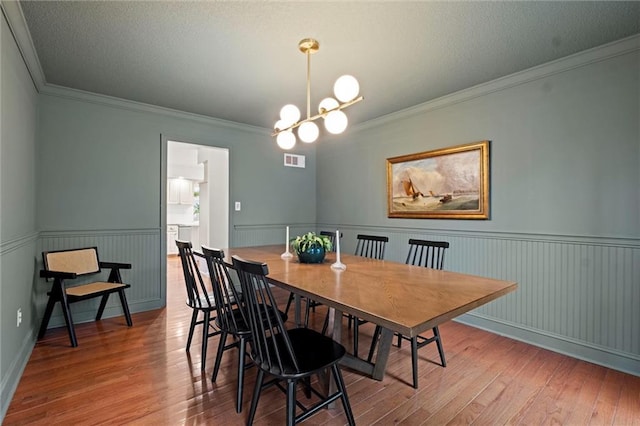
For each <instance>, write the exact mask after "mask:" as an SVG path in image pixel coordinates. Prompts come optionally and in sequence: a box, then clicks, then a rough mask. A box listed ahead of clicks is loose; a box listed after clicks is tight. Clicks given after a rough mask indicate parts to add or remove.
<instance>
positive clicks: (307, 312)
mask: <svg viewBox="0 0 640 426" xmlns="http://www.w3.org/2000/svg"><path fill="white" fill-rule="evenodd" d="M311 303H312V302H311V300H310V299H307V308H306V309H305V311H304V327H305V328H309V316H310V315H311ZM314 311H315V308H314Z"/></svg>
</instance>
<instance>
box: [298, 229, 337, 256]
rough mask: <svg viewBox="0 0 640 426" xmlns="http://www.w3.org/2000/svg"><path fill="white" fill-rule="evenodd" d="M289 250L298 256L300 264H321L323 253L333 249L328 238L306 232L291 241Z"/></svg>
mask: <svg viewBox="0 0 640 426" xmlns="http://www.w3.org/2000/svg"><path fill="white" fill-rule="evenodd" d="M291 248H293V251H294V252H296V254H297V255H298V259H299V260H300V263H322V262H324V256H325V253H326V252H328V251H331V249H332V248H333V247H332V244H331V240H330V239H329V237H326V236H324V235H316V233H315V232H307V233H306V234H303V235H299V236H297V237H296V238H295V239H293V240H291Z"/></svg>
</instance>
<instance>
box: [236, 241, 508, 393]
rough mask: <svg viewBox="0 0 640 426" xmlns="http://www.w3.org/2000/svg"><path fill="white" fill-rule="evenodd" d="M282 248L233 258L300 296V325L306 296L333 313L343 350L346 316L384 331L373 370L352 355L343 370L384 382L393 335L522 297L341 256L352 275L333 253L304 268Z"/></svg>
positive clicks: (457, 277) (456, 276) (495, 283)
mask: <svg viewBox="0 0 640 426" xmlns="http://www.w3.org/2000/svg"><path fill="white" fill-rule="evenodd" d="M283 251H284V247H283V246H282V245H278V246H260V247H241V248H229V249H226V250H225V255H226V258H225V259H226V262H227V263H228V264H231V257H232V256H239V257H241V258H243V259H245V260H252V261H257V262H263V263H266V264H267V266H268V268H269V274H268V275H267V278H268V279H269V281H270V282H271V283H273V284H274V285H276V286H278V287H281V288H283V289H285V290H287V291H290V292H292V293H294V294H295V295H296V324H300V296H303V297H307V298H309V299H312V300H315V301H317V302H320V303H322V304H324V305H326V306H328V307H329V308H330V312H331V314H330V323H329V324H330V326H329V330H330V332H331V333H332V337H333V339H334V340H336V341H338V342H340V340H341V330H342V325H341V322H342V314H343V312H344V313H348V314H351V315H353V316H355V317H358V318H361V319H363V320H366V321H369V322H371V323H374V324H376V325H379V326H381V327H382V331H381V335H380V340H379V343H378V348H377V352H376V356H375V357H374V359H372V362H369V361H367V360H364V359H361V358H356V357H354V356H352V355H351V354H347V355H346V356H345V357H344V358H343V360H342V361H341V364H342V365H344V366H346V367H348V368H351V369H354V370H357V371H360V372H362V373H364V374H367V375H369V376H371V377H372V378H373V379H376V380H382V379H383V377H384V372H385V369H386V365H387V360H388V357H389V352H390V350H391V344H392V340H393V335H394V332H398V333H401V334H403V335H405V336H407V337H414V336H417V335H418V334H420V333H423V332H425V331H427V330H430V329H432V328H433V327H435V326H437V325H440V324H442V323H444V322H446V321H448V320H451V319H453V318H455V317H457V316H459V315H461V314H463V313H465V312H468V311H470V310H472V309H474V308H476V307H478V306H481V305H484V304H485V303H488V302H490V301H492V300H495V299H497V298H498V297H501V296H503V295H505V294H507V293H509V292H512V291H514V290H516V288H517V283H515V282H513V281H503V280H498V279H493V278H484V277H479V276H475V275H468V274H461V273H457V272H450V271H442V270H437V269H430V268H425V267H421V266H411V265H406V264H404V263H399V262H393V261H388V260H375V259H370V258H366V257H361V256H355V255H348V254H344V253H342V254H341V261H342V263H344V264H345V265H346V270H343V271H337V270H334V269H332V268H331V264H332V263H334V262H335V260H336V255H335V253H327V255H326V257H325V261H324V263H320V264H306V263H300V262H299V261H298V258H297V256H295V255H294V256H293V257H290V258H282V257H281V254H282V252H283Z"/></svg>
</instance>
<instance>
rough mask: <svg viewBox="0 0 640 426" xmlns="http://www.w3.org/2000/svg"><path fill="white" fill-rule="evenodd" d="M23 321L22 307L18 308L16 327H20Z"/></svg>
mask: <svg viewBox="0 0 640 426" xmlns="http://www.w3.org/2000/svg"><path fill="white" fill-rule="evenodd" d="M21 322H22V308H18V313H17V319H16V327H20V323H21Z"/></svg>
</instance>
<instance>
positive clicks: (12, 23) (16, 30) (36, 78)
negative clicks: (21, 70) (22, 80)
mask: <svg viewBox="0 0 640 426" xmlns="http://www.w3.org/2000/svg"><path fill="white" fill-rule="evenodd" d="M0 8H2V14H3V15H4V18H5V21H6V22H7V25H8V26H9V31H11V34H13V38H14V40H15V41H16V46H17V47H18V51H19V52H20V55H21V56H22V60H23V61H24V63H25V65H26V66H27V70H28V72H29V75H30V76H31V80H32V81H33V84H34V85H35V87H36V90H37V91H38V92H40V90H41V89H42V87H43V86H44V85H45V78H44V72H42V66H41V65H40V60H39V59H38V55H37V54H36V49H35V47H34V46H33V40H32V39H31V34H30V33H29V28H28V27H27V21H26V20H25V19H24V15H23V14H22V8H21V7H20V4H19V2H18V1H17V0H2V1H1V2H0Z"/></svg>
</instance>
